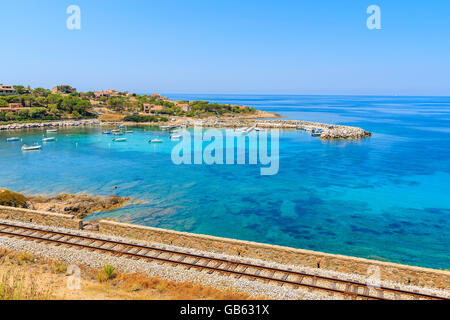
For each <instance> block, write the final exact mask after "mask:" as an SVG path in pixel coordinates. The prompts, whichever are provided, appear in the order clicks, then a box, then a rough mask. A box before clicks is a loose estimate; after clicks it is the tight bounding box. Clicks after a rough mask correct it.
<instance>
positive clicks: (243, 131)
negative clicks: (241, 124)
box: [234, 127, 248, 133]
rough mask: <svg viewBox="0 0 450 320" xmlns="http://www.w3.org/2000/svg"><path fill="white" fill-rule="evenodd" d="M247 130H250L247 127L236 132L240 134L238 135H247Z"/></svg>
mask: <svg viewBox="0 0 450 320" xmlns="http://www.w3.org/2000/svg"><path fill="white" fill-rule="evenodd" d="M247 130H248V128H247V127H245V128H240V129H236V130H234V131H235V132H238V133H245V132H247Z"/></svg>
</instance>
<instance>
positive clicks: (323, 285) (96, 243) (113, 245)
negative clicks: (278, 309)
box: [0, 223, 447, 300]
mask: <svg viewBox="0 0 450 320" xmlns="http://www.w3.org/2000/svg"><path fill="white" fill-rule="evenodd" d="M0 235H5V236H8V237H18V238H24V239H28V240H33V241H37V242H47V243H52V244H56V245H66V246H71V247H76V248H80V249H88V250H92V251H101V252H105V253H109V254H112V255H114V256H124V257H128V258H135V259H145V260H148V261H157V262H159V263H161V264H163V263H169V264H172V265H177V266H184V267H186V268H187V269H191V268H194V269H199V270H200V271H203V270H206V271H207V273H208V274H212V273H213V272H218V273H219V274H221V275H231V276H234V277H235V278H241V277H245V278H249V279H250V280H252V281H255V280H262V281H264V282H272V283H273V282H275V283H278V284H279V285H281V286H283V285H289V286H291V287H293V288H295V289H297V288H304V289H308V290H310V291H314V290H316V291H317V290H319V291H322V292H327V293H328V294H330V296H333V295H334V294H337V295H341V296H344V297H345V298H350V299H364V300H367V299H369V300H393V299H395V300H399V299H415V300H423V299H426V300H447V298H445V297H439V296H435V295H430V294H425V293H420V292H418V291H415V292H411V291H406V290H403V289H400V288H390V287H384V286H377V287H373V286H370V285H368V284H367V283H363V282H356V281H348V280H343V279H337V278H331V277H327V276H322V275H315V274H309V273H306V272H299V271H294V270H291V269H281V268H275V267H269V266H264V265H258V264H253V263H247V262H242V261H238V260H233V259H222V258H215V257H211V256H205V255H199V254H192V253H188V252H182V251H176V250H170V249H164V248H157V247H152V246H144V245H139V244H134V243H128V242H122V241H115V240H107V239H102V238H98V237H94V236H87V235H80V234H76V233H68V232H59V231H54V230H47V229H41V228H38V227H34V226H33V227H31V226H21V225H15V224H8V223H0Z"/></svg>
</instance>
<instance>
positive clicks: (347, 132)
mask: <svg viewBox="0 0 450 320" xmlns="http://www.w3.org/2000/svg"><path fill="white" fill-rule="evenodd" d="M202 126H204V127H223V128H240V127H254V126H255V127H258V128H264V129H291V130H297V129H301V130H305V131H313V130H318V129H320V130H322V133H321V134H320V136H318V137H319V138H321V139H323V140H339V139H363V138H368V137H370V136H371V135H372V133H370V132H368V131H365V130H364V129H361V128H358V127H351V126H344V125H331V124H326V123H320V122H311V121H301V120H281V119H280V120H278V119H277V120H250V119H249V120H243V119H239V120H231V121H221V122H219V121H217V120H215V121H214V120H207V121H205V122H203V123H202Z"/></svg>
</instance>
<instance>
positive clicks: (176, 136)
mask: <svg viewBox="0 0 450 320" xmlns="http://www.w3.org/2000/svg"><path fill="white" fill-rule="evenodd" d="M180 139H181V136H180V135H179V134H173V135H171V136H170V140H180Z"/></svg>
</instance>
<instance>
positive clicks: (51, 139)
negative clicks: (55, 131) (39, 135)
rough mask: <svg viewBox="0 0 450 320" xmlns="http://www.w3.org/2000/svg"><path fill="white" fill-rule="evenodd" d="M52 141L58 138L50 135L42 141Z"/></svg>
mask: <svg viewBox="0 0 450 320" xmlns="http://www.w3.org/2000/svg"><path fill="white" fill-rule="evenodd" d="M51 141H56V138H53V137H50V138H44V139H42V142H51Z"/></svg>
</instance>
